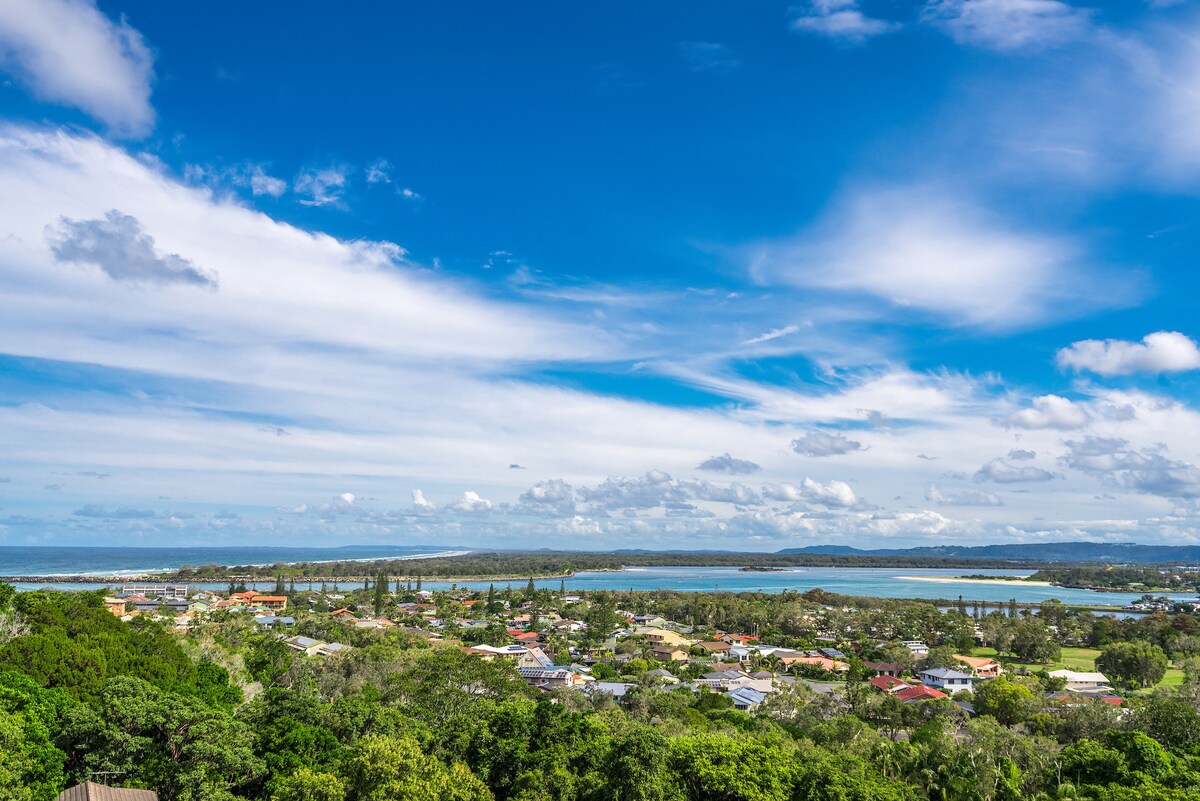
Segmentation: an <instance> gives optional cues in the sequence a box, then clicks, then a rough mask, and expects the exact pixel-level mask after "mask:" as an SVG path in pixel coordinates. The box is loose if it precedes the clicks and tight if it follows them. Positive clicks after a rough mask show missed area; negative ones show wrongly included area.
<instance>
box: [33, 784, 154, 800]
mask: <svg viewBox="0 0 1200 801" xmlns="http://www.w3.org/2000/svg"><path fill="white" fill-rule="evenodd" d="M54 801H158V793H156V792H154V791H153V790H130V789H126V788H124V787H109V786H108V785H105V784H96V783H95V782H84V783H83V784H77V785H75V786H74V787H68V788H67V789H65V790H63V791H62V792H61V793H59V794H58V796H57V797H56V798H55V799H54Z"/></svg>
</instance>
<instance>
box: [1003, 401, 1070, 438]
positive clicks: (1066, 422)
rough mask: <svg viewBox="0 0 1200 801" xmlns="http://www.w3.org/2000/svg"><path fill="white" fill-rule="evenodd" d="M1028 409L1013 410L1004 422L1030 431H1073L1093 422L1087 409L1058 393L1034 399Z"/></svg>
mask: <svg viewBox="0 0 1200 801" xmlns="http://www.w3.org/2000/svg"><path fill="white" fill-rule="evenodd" d="M1032 404H1033V405H1032V406H1031V407H1030V408H1028V409H1021V410H1020V411H1016V412H1013V413H1012V414H1010V415H1009V416H1008V417H1006V418H1004V424H1005V425H1007V426H1011V427H1012V428H1024V429H1027V430H1030V431H1036V430H1039V429H1045V428H1050V429H1054V430H1056V431H1071V430H1074V429H1077V428H1083V427H1085V426H1087V424H1088V423H1090V422H1091V416H1090V415H1088V413H1087V411H1086V410H1085V409H1084V408H1083V407H1082V406H1080V405H1079V404H1077V403H1074V402H1072V401H1071V400H1070V399H1069V398H1063V397H1060V396H1058V395H1041V396H1039V397H1036V398H1034V399H1033V401H1032Z"/></svg>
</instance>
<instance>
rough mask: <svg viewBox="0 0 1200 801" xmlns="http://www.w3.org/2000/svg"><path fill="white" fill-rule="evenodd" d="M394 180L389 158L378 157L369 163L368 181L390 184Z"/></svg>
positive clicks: (370, 182)
mask: <svg viewBox="0 0 1200 801" xmlns="http://www.w3.org/2000/svg"><path fill="white" fill-rule="evenodd" d="M391 182H392V165H391V162H389V161H388V160H387V159H378V160H376V161H375V162H373V163H372V164H369V165H367V183H369V184H390V183H391Z"/></svg>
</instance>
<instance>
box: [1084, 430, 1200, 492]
mask: <svg viewBox="0 0 1200 801" xmlns="http://www.w3.org/2000/svg"><path fill="white" fill-rule="evenodd" d="M1067 449H1068V451H1067V455H1066V456H1064V457H1063V459H1062V462H1063V464H1065V465H1066V466H1067V467H1070V468H1073V469H1075V470H1080V471H1082V472H1085V473H1088V474H1090V475H1093V476H1096V477H1098V478H1100V479H1101V480H1102V481H1104V482H1105V483H1107V484H1109V485H1110V486H1116V487H1121V488H1124V489H1130V490H1134V491H1135V492H1144V493H1148V494H1151V495H1161V496H1164V497H1168V498H1186V499H1192V498H1200V468H1197V467H1196V466H1195V465H1193V464H1191V463H1189V462H1184V461H1179V460H1175V459H1170V458H1168V457H1167V456H1166V455H1164V453H1163V451H1165V450H1166V447H1165V446H1160V447H1157V448H1145V449H1142V450H1134V449H1133V448H1131V447H1129V442H1128V441H1127V440H1124V439H1121V438H1119V437H1085V438H1084V439H1082V440H1079V441H1075V440H1071V441H1068V442H1067Z"/></svg>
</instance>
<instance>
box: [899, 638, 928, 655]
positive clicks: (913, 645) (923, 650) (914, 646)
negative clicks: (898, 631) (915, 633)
mask: <svg viewBox="0 0 1200 801" xmlns="http://www.w3.org/2000/svg"><path fill="white" fill-rule="evenodd" d="M900 644H901V645H903V646H904V647H905V648H907V649H908V650H909V651H911V652H912V655H913V656H915V657H918V658H920V657H923V656H929V646H928V645H926V644H925V643H923V642H921V641H920V640H904V641H903V642H901V643H900Z"/></svg>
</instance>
